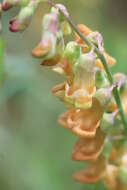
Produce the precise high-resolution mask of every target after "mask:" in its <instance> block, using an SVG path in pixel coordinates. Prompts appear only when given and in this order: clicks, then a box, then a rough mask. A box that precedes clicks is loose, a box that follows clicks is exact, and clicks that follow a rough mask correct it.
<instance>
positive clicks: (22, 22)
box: [10, 2, 37, 32]
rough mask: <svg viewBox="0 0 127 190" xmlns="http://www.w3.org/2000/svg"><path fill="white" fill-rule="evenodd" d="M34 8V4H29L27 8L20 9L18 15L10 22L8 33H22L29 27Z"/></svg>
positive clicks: (35, 5)
mask: <svg viewBox="0 0 127 190" xmlns="http://www.w3.org/2000/svg"><path fill="white" fill-rule="evenodd" d="M36 7H37V4H36V3H31V2H30V3H29V4H28V6H26V7H24V8H22V9H21V10H20V12H19V14H18V15H17V16H16V17H14V18H13V19H12V20H11V21H10V31H11V32H19V31H23V30H24V29H25V28H26V27H27V26H28V25H29V23H30V21H31V19H32V16H33V14H34V11H35V8H36Z"/></svg>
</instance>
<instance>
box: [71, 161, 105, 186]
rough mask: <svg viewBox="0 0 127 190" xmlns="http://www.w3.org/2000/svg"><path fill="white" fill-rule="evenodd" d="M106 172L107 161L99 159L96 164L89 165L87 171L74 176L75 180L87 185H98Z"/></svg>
mask: <svg viewBox="0 0 127 190" xmlns="http://www.w3.org/2000/svg"><path fill="white" fill-rule="evenodd" d="M104 171H105V160H104V158H99V159H98V160H97V161H96V162H93V163H91V164H89V166H88V168H87V169H84V170H81V171H80V172H77V173H75V174H74V175H73V178H74V179H75V180H76V181H78V182H80V183H85V184H87V183H88V184H92V183H97V182H98V181H100V180H101V179H102V177H103V175H104Z"/></svg>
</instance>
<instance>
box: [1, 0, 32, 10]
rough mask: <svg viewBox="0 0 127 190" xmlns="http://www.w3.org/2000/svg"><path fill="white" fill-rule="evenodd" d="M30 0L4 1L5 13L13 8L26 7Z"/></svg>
mask: <svg viewBox="0 0 127 190" xmlns="http://www.w3.org/2000/svg"><path fill="white" fill-rule="evenodd" d="M29 1H30V0H4V1H3V3H2V9H3V11H7V10H8V9H10V8H12V7H13V6H26V5H27V4H28V3H29Z"/></svg>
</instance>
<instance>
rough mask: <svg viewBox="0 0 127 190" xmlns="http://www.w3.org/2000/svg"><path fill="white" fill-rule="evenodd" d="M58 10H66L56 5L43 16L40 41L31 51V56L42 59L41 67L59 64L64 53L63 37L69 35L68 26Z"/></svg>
mask: <svg viewBox="0 0 127 190" xmlns="http://www.w3.org/2000/svg"><path fill="white" fill-rule="evenodd" d="M57 7H58V8H61V9H62V10H64V12H65V13H66V14H68V13H67V10H66V8H65V7H64V6H63V5H60V4H57V5H56V8H54V7H53V8H52V9H51V11H50V13H49V14H47V15H45V16H44V18H43V21H42V29H43V31H42V39H41V41H40V43H39V44H38V45H37V46H36V47H35V48H34V49H33V51H32V55H33V56H34V57H36V58H41V59H42V64H41V65H46V66H53V65H56V64H57V63H59V62H60V60H61V58H62V53H63V51H64V39H63V36H64V35H69V34H70V33H71V29H70V26H69V24H68V23H67V22H65V21H63V18H62V17H61V15H60V13H59V11H58V9H57Z"/></svg>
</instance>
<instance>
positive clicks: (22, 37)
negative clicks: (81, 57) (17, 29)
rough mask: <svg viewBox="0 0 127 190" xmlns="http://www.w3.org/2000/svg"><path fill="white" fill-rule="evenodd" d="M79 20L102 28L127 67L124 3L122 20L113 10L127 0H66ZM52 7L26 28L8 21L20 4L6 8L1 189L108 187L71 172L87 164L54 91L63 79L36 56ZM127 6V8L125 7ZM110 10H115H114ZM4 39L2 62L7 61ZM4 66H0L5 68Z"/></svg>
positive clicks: (122, 67)
mask: <svg viewBox="0 0 127 190" xmlns="http://www.w3.org/2000/svg"><path fill="white" fill-rule="evenodd" d="M56 2H61V3H64V4H65V5H66V6H67V8H68V10H69V12H70V14H71V16H72V18H73V20H74V21H75V23H85V24H87V25H88V26H90V27H91V28H92V29H95V30H99V31H100V32H101V33H102V34H103V36H104V39H105V46H106V49H107V51H108V52H109V53H110V54H112V55H113V56H114V57H116V59H117V60H118V63H117V65H116V67H115V68H114V70H115V71H123V72H124V73H127V70H126V59H127V54H126V50H127V35H126V32H127V28H126V27H127V26H126V25H125V23H124V22H122V21H123V16H122V17H120V15H121V14H122V15H123V9H119V20H120V19H121V22H119V21H118V20H116V19H115V18H114V17H113V16H112V14H110V15H111V16H110V17H109V14H108V12H109V10H112V11H113V10H114V7H116V6H117V3H118V7H119V8H120V7H123V6H122V5H121V6H119V3H121V4H122V3H124V1H123V0H122V1H118V0H117V1H115V0H114V1H113V0H108V1H104V0H89V1H87V0H78V1H76V0H69V1H68V0H61V1H56ZM47 11H48V6H47V5H42V6H41V7H40V8H39V9H38V10H37V12H36V15H35V17H34V19H33V21H32V23H31V25H30V27H29V28H28V29H27V30H26V31H25V32H23V33H21V34H13V33H10V32H9V30H8V22H9V19H10V17H11V16H14V15H15V13H16V12H17V9H13V10H11V11H10V13H8V12H6V13H4V14H3V38H4V43H5V47H6V51H5V53H4V81H3V85H2V89H1V95H0V184H1V185H0V189H1V190H20V189H21V190H29V189H30V190H64V189H67V190H83V189H86V190H104V186H103V184H100V183H99V184H97V185H95V186H84V185H80V184H77V183H75V182H73V180H72V178H71V175H72V173H73V172H74V171H76V170H77V169H78V168H82V167H83V164H82V165H79V164H78V163H72V161H71V159H70V158H71V152H72V147H73V145H74V141H75V137H73V136H72V135H71V134H69V133H68V132H67V131H66V130H64V129H62V128H60V127H59V126H58V124H57V118H58V115H59V114H60V113H62V112H63V111H64V108H63V105H62V104H60V103H59V102H58V101H57V100H56V99H55V98H54V97H52V95H51V92H50V89H51V88H52V86H54V85H55V84H56V83H59V82H60V81H62V80H63V79H62V78H61V77H60V76H57V75H56V74H54V73H53V72H51V71H49V70H48V69H46V68H41V67H40V65H39V62H37V60H35V59H33V58H32V57H31V54H30V52H31V50H32V48H33V47H34V46H35V45H36V44H37V42H38V41H39V39H40V33H41V18H42V16H43V14H44V13H45V12H47ZM124 11H125V12H126V9H125V10H124ZM110 12H111V11H110ZM2 48H3V46H2V47H1V43H0V64H1V62H2V60H1V58H2V54H1V52H2ZM0 72H1V71H0Z"/></svg>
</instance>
